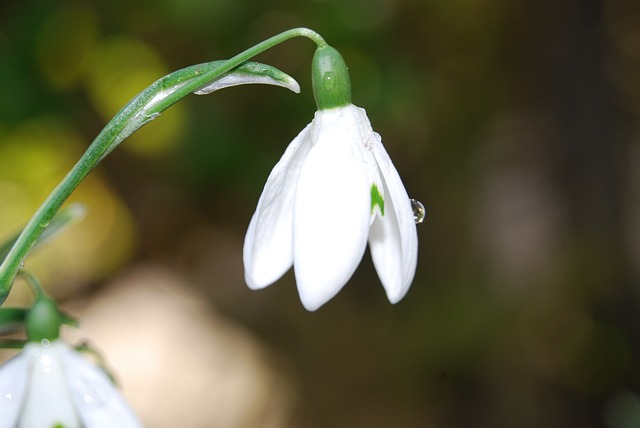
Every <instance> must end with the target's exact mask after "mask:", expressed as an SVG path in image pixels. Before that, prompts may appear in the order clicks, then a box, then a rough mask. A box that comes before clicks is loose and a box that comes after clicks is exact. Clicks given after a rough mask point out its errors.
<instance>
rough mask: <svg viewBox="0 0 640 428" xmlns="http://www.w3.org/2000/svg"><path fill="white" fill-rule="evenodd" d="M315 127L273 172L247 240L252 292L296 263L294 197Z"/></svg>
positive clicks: (296, 142) (247, 276)
mask: <svg viewBox="0 0 640 428" xmlns="http://www.w3.org/2000/svg"><path fill="white" fill-rule="evenodd" d="M310 133H311V125H309V126H307V127H306V128H305V129H303V130H302V132H300V134H298V136H297V137H296V138H295V139H294V140H293V141H292V142H291V144H289V147H287V150H286V151H285V153H284V155H282V158H281V159H280V161H279V162H278V163H277V164H276V166H275V167H274V168H273V170H272V171H271V174H270V175H269V178H268V179H267V183H266V184H265V186H264V190H263V192H262V195H261V196H260V200H259V201H258V207H257V208H256V212H255V213H254V215H253V217H252V218H251V223H249V228H248V230H247V234H246V237H245V241H244V249H243V258H244V267H245V280H246V282H247V285H248V286H249V287H250V288H252V289H254V290H255V289H260V288H264V287H266V286H268V285H270V284H272V283H273V282H275V281H277V280H278V279H279V278H280V277H281V276H282V275H284V274H285V273H286V272H287V271H288V270H289V269H290V268H291V265H292V264H293V253H292V251H293V242H292V221H293V220H292V213H293V198H294V195H295V191H296V186H297V180H298V175H299V173H300V169H301V167H302V163H303V161H304V159H305V157H306V155H307V153H308V151H309V149H310V148H311V142H310V141H308V139H309V138H310Z"/></svg>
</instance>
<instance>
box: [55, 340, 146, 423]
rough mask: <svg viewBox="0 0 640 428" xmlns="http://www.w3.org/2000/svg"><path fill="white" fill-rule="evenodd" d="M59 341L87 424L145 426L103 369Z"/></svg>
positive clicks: (83, 420) (79, 406)
mask: <svg viewBox="0 0 640 428" xmlns="http://www.w3.org/2000/svg"><path fill="white" fill-rule="evenodd" d="M59 345H60V347H61V348H60V353H61V355H62V356H63V358H64V363H65V374H66V380H67V384H68V385H69V387H70V389H71V391H72V398H73V400H74V403H75V406H76V408H77V409H78V413H79V415H80V418H81V420H82V423H83V425H84V426H85V427H91V428H111V427H119V428H137V427H141V426H142V424H141V423H140V421H139V420H138V418H137V416H136V415H135V414H134V413H133V412H132V411H131V409H130V408H129V406H128V405H127V403H126V402H125V401H124V398H123V397H122V395H121V394H120V392H119V391H118V390H117V389H116V387H115V385H114V384H113V382H112V381H111V380H110V379H109V377H108V376H107V375H106V374H105V373H104V371H102V369H100V368H99V367H98V366H96V365H95V364H93V363H91V362H90V361H88V360H87V359H86V358H84V357H83V356H82V355H81V354H79V353H78V352H76V351H75V350H73V349H71V348H69V347H68V346H66V345H65V344H63V343H59Z"/></svg>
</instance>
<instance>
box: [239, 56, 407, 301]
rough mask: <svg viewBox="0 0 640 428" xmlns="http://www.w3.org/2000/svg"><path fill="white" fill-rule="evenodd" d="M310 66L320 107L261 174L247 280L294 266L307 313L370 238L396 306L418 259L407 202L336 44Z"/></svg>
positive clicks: (265, 281) (266, 280)
mask: <svg viewBox="0 0 640 428" xmlns="http://www.w3.org/2000/svg"><path fill="white" fill-rule="evenodd" d="M312 70H313V73H312V78H313V89H314V95H315V99H316V104H317V106H318V111H317V112H316V114H315V116H314V118H313V121H312V122H311V123H310V124H309V125H307V127H306V128H304V129H303V130H302V132H300V134H298V136H297V137H296V138H295V139H294V140H293V141H292V142H291V144H290V145H289V147H288V148H287V150H286V151H285V153H284V155H283V156H282V158H281V159H280V161H279V162H278V163H277V165H276V166H275V167H274V168H273V170H272V172H271V174H270V175H269V178H268V179H267V183H266V185H265V187H264V190H263V192H262V195H261V197H260V200H259V202H258V206H257V209H256V211H255V213H254V215H253V218H252V219H251V222H250V224H249V228H248V231H247V234H246V238H245V243H244V250H243V253H244V254H243V256H244V263H245V279H246V282H247V284H248V286H249V287H250V288H252V289H261V288H264V287H266V286H268V285H270V284H272V283H273V282H275V281H277V280H278V279H279V278H280V277H281V276H282V275H283V274H284V273H286V272H287V271H288V270H289V269H290V268H291V266H292V265H293V267H294V271H295V277H296V283H297V287H298V292H299V294H300V299H301V300H302V303H303V305H304V306H305V308H306V309H308V310H310V311H313V310H316V309H317V308H319V307H320V306H322V305H323V304H324V303H326V302H327V301H328V300H329V299H331V298H332V297H333V296H335V295H336V294H337V293H338V291H340V289H341V288H342V287H343V286H344V285H345V284H346V282H347V281H348V280H349V278H350V277H351V276H352V274H353V272H354V271H355V269H356V267H357V266H358V264H359V263H360V260H361V259H362V256H363V254H364V251H365V249H366V246H367V242H368V243H369V248H370V252H371V256H372V258H373V262H374V265H375V268H376V271H377V273H378V276H379V277H380V280H381V282H382V285H383V286H384V288H385V291H386V294H387V297H388V299H389V300H390V301H391V302H392V303H396V302H398V301H399V300H400V299H402V297H403V296H404V295H405V294H406V292H407V290H408V289H409V286H410V285H411V281H412V280H413V276H414V273H415V269H416V262H417V252H418V239H417V233H416V225H415V221H414V214H413V211H412V207H411V202H410V199H409V197H408V195H407V192H406V190H405V188H404V185H403V184H402V181H401V179H400V176H399V175H398V172H397V171H396V169H395V167H394V166H393V163H392V162H391V159H390V158H389V155H388V154H387V152H386V151H385V149H384V147H383V146H382V142H381V138H380V136H379V135H378V134H377V133H375V132H374V131H373V130H372V128H371V124H370V123H369V119H368V118H367V115H366V112H365V111H364V110H363V109H361V108H359V107H356V106H355V105H353V104H351V86H350V81H349V74H348V71H347V67H346V65H345V63H344V60H343V59H342V57H341V55H340V54H339V53H338V51H337V50H335V49H334V48H332V47H330V46H327V45H325V46H323V47H319V48H318V50H317V51H316V53H315V55H314V58H313V67H312Z"/></svg>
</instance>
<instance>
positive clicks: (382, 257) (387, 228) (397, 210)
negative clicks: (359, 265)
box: [369, 134, 418, 303]
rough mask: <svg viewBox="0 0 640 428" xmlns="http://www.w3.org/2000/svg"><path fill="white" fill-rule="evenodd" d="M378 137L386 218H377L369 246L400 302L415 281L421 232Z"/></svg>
mask: <svg viewBox="0 0 640 428" xmlns="http://www.w3.org/2000/svg"><path fill="white" fill-rule="evenodd" d="M374 136H375V139H374V143H373V154H374V156H375V158H376V161H377V162H378V166H379V167H380V170H381V172H382V177H383V180H384V185H385V218H384V219H380V218H377V219H376V220H375V221H374V223H373V225H372V227H371V233H370V236H369V248H370V250H371V257H372V259H373V263H374V265H375V267H376V271H377V272H378V276H379V277H380V281H381V282H382V285H383V286H384V288H385V291H386V292H387V297H388V298H389V301H390V302H391V303H397V302H398V301H400V299H402V298H403V297H404V295H405V294H406V293H407V291H408V290H409V287H410V286H411V281H413V276H414V274H415V270H416V264H417V260H418V235H417V232H416V225H415V220H414V218H413V211H412V210H411V203H410V200H409V196H408V195H407V191H406V190H405V188H404V185H403V184H402V180H401V179H400V176H399V175H398V171H396V169H395V167H394V166H393V163H392V162H391V159H390V158H389V155H388V154H387V152H386V151H385V149H384V147H383V146H382V142H381V139H380V136H379V135H378V134H375V135H374Z"/></svg>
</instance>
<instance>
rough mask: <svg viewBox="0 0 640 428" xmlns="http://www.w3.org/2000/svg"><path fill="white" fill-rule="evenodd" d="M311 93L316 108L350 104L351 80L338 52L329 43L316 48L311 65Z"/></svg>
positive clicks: (322, 108)
mask: <svg viewBox="0 0 640 428" xmlns="http://www.w3.org/2000/svg"><path fill="white" fill-rule="evenodd" d="M311 81H312V83H313V95H314V97H315V99H316V105H317V106H318V110H327V109H332V108H337V107H344V106H346V105H348V104H351V80H350V79H349V70H348V69H347V64H345V62H344V59H342V55H340V52H338V51H337V50H335V49H334V48H332V47H331V46H329V45H325V46H322V47H319V48H318V49H316V52H315V54H314V55H313V62H312V65H311Z"/></svg>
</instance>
